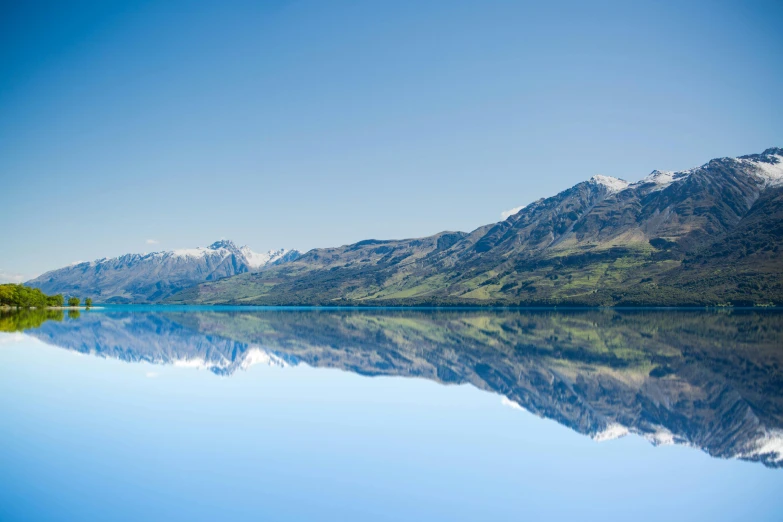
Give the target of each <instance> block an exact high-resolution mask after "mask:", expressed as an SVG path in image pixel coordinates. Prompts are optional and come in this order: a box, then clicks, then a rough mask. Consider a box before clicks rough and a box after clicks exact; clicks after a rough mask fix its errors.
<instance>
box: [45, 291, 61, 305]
mask: <svg viewBox="0 0 783 522" xmlns="http://www.w3.org/2000/svg"><path fill="white" fill-rule="evenodd" d="M46 304H47V306H63V305H64V304H65V298H64V297H63V295H62V294H57V295H50V296H48V297H47V298H46Z"/></svg>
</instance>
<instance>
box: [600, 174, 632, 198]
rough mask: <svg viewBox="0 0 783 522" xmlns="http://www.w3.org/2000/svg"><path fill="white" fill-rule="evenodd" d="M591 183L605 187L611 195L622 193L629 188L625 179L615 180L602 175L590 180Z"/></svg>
mask: <svg viewBox="0 0 783 522" xmlns="http://www.w3.org/2000/svg"><path fill="white" fill-rule="evenodd" d="M590 181H591V182H592V183H597V184H599V185H603V186H605V187H606V188H607V189H608V190H609V192H610V193H612V192H620V191H621V190H625V189H626V188H628V185H629V184H630V183H628V182H627V181H625V180H624V179H620V178H613V177H612V176H603V175H601V174H597V175H595V176H593V177H592V178H590Z"/></svg>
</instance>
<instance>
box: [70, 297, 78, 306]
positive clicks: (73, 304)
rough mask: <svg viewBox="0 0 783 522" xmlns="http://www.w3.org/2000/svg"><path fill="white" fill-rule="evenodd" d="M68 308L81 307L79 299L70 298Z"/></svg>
mask: <svg viewBox="0 0 783 522" xmlns="http://www.w3.org/2000/svg"><path fill="white" fill-rule="evenodd" d="M68 306H79V298H78V297H69V298H68Z"/></svg>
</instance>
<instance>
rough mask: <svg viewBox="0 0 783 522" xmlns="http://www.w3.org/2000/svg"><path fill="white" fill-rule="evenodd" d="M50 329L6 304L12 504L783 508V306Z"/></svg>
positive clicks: (50, 323) (343, 516)
mask: <svg viewBox="0 0 783 522" xmlns="http://www.w3.org/2000/svg"><path fill="white" fill-rule="evenodd" d="M28 319H29V320H31V321H33V322H34V323H35V320H34V319H35V318H28ZM3 320H5V322H1V321H3ZM13 321H15V323H14V324H17V323H21V322H22V321H21V319H19V318H18V317H17V318H15V319H13ZM39 322H40V324H35V325H34V326H29V324H27V325H26V326H25V327H24V328H15V327H13V326H12V323H11V319H10V318H9V317H8V316H7V315H6V317H5V318H0V325H3V326H4V327H3V329H4V330H5V332H4V333H0V419H2V423H1V424H0V520H2V521H17V520H19V521H39V520H40V521H43V520H56V521H61V520H63V521H65V520H68V521H70V520H74V521H84V520H101V521H103V520H161V521H163V520H165V521H171V520H187V521H196V520H205V521H206V520H209V521H212V520H336V521H337V520H339V521H346V520H362V521H365V520H520V519H524V520H574V519H581V520H599V519H600V520H605V519H616V518H623V519H630V520H781V519H783V499H782V498H781V496H780V494H779V492H780V491H781V490H783V489H782V488H783V469H781V468H780V467H779V466H780V463H781V461H782V460H783V459H781V460H779V459H778V457H779V455H777V454H776V453H774V452H769V451H767V452H766V453H761V454H759V453H758V451H759V449H758V448H766V449H767V450H769V448H775V447H776V446H774V442H775V439H774V436H775V434H777V433H779V432H780V433H783V431H781V427H783V422H781V419H782V418H783V414H781V412H783V408H781V405H783V394H782V393H781V382H782V381H783V374H781V373H780V372H781V370H783V342H781V340H783V314H780V313H779V312H751V311H746V312H734V313H712V312H690V311H687V312H686V311H676V312H664V311H636V312H622V313H620V312H612V311H589V312H579V311H573V312H553V311H538V312H535V311H489V310H485V311H465V310H458V311H446V312H436V311H422V310H419V311H404V310H371V311H356V310H352V311H334V310H320V311H311V310H303V309H300V310H280V309H275V310H247V309H241V310H234V309H232V310H220V309H198V310H194V309H186V308H177V309H172V308H154V307H146V308H133V307H130V308H129V307H123V308H121V309H105V310H93V311H90V312H82V313H81V314H80V315H79V317H70V318H69V317H68V316H67V315H64V316H63V317H57V316H55V317H47V318H41V320H39ZM623 430H626V431H628V434H627V435H625V436H622V437H619V438H611V437H609V436H608V435H609V434H614V435H617V434H618V433H620V432H622V431H623ZM602 434H603V435H602ZM655 437H658V439H655ZM602 438H606V439H608V440H603V441H601V440H600V439H602ZM651 440H657V441H658V442H661V441H662V442H664V444H658V445H654V444H652V443H651V442H650V441H651ZM764 444H767V446H764ZM781 449H783V448H781ZM753 451H756V453H753ZM743 459H745V460H743Z"/></svg>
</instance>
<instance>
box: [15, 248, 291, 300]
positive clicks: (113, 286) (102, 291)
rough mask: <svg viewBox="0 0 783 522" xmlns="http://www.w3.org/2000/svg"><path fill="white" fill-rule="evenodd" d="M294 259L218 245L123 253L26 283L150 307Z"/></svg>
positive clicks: (284, 252) (283, 253)
mask: <svg viewBox="0 0 783 522" xmlns="http://www.w3.org/2000/svg"><path fill="white" fill-rule="evenodd" d="M298 256H299V252H297V251H296V250H285V249H281V250H275V251H272V250H270V251H269V252H266V253H262V254H260V253H256V252H253V251H252V250H250V248H248V247H246V246H243V247H237V246H236V245H235V244H234V243H233V242H231V241H227V240H221V241H216V242H215V243H212V244H211V245H209V246H208V247H206V248H203V247H199V248H191V249H183V250H172V251H167V252H153V253H151V254H126V255H124V256H120V257H113V258H111V259H106V258H104V259H98V260H97V261H92V262H90V263H79V264H76V265H73V266H68V267H65V268H60V269H58V270H53V271H51V272H47V273H45V274H43V275H42V276H40V277H37V278H36V279H33V280H32V281H28V282H27V283H25V284H26V285H28V286H32V287H37V288H40V289H41V290H42V291H44V292H46V293H49V294H57V293H62V294H69V295H77V296H80V297H92V299H93V300H94V301H95V302H101V303H149V302H154V301H159V300H161V299H164V298H166V297H168V296H170V295H171V294H173V293H175V292H177V291H179V290H182V289H183V288H187V287H190V286H193V285H195V284H198V283H201V282H204V281H216V280H219V279H222V278H224V277H229V276H233V275H237V274H242V273H249V272H258V271H260V270H263V269H265V268H267V267H270V266H275V265H279V264H281V263H285V262H288V261H291V260H294V259H296V258H297V257H298Z"/></svg>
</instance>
